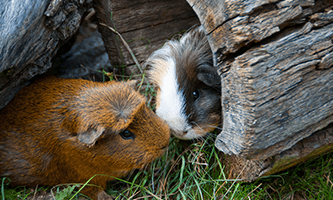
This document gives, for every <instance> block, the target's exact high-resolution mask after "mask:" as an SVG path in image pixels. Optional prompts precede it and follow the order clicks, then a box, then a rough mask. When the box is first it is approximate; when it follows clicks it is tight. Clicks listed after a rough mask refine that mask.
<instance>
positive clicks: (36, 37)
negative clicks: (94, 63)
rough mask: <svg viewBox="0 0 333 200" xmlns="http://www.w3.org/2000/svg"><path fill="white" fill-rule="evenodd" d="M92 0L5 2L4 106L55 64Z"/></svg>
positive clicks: (1, 13)
mask: <svg viewBox="0 0 333 200" xmlns="http://www.w3.org/2000/svg"><path fill="white" fill-rule="evenodd" d="M91 1H92V0H81V1H75V0H69V1H63V0H51V1H44V0H22V1H1V3H0V25H1V28H0V55H1V56H0V73H1V76H0V108H2V107H4V106H5V105H6V104H7V103H8V102H9V101H10V100H11V99H12V97H13V96H14V95H15V94H16V92H18V91H19V90H20V89H21V88H22V87H24V86H25V85H26V84H28V82H29V80H30V79H31V78H33V77H34V76H36V75H38V74H42V73H44V72H45V71H46V70H47V69H49V68H50V67H51V59H52V58H53V56H54V55H55V54H56V52H57V50H58V49H59V47H60V46H61V45H62V44H63V43H65V42H66V41H67V40H68V39H69V38H70V37H71V36H72V35H73V34H74V33H75V32H76V30H77V29H78V27H79V26H80V21H81V18H82V15H83V13H84V12H85V11H86V10H87V9H88V8H89V7H91V5H90V4H91Z"/></svg>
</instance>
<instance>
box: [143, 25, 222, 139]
mask: <svg viewBox="0 0 333 200" xmlns="http://www.w3.org/2000/svg"><path fill="white" fill-rule="evenodd" d="M146 66H147V68H148V69H149V71H148V73H149V76H148V78H149V80H150V81H151V82H152V83H154V84H155V86H156V88H157V89H156V91H157V95H156V114H157V115H158V116H159V117H161V118H162V119H164V120H165V121H166V122H167V123H168V125H169V126H170V128H171V129H172V133H173V134H174V135H175V136H176V137H178V138H180V139H193V138H198V137H202V136H204V135H205V134H206V133H207V132H209V131H212V130H213V129H215V128H216V127H217V126H218V125H219V124H221V110H222V109H221V79H220V76H219V75H218V73H217V70H216V68H214V66H213V56H212V51H211V49H210V47H209V43H208V40H207V37H206V33H205V31H204V29H203V27H202V26H199V27H196V28H193V29H191V30H190V31H189V32H187V33H185V34H184V35H183V36H182V37H181V38H180V40H171V41H168V42H166V43H165V44H164V46H163V47H162V48H161V49H159V50H157V51H155V52H154V53H153V54H152V55H151V56H149V58H148V60H147V62H146Z"/></svg>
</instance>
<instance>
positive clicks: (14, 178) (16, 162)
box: [0, 77, 170, 199]
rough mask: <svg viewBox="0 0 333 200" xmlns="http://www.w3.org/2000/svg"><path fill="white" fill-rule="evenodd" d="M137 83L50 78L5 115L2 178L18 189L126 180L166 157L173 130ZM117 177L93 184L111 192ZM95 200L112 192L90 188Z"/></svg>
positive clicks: (1, 116) (0, 116) (0, 115)
mask: <svg viewBox="0 0 333 200" xmlns="http://www.w3.org/2000/svg"><path fill="white" fill-rule="evenodd" d="M134 87H135V83H134V82H107V83H97V82H92V81H87V80H79V79H60V78H55V77H47V78H42V79H40V80H37V81H36V82H34V83H32V84H31V85H29V86H27V87H25V88H23V89H22V90H21V91H20V92H19V93H18V94H17V95H16V96H15V97H14V99H12V101H11V102H10V103H9V104H8V105H7V106H6V107H5V108H3V109H2V110H0V127H1V130H0V134H1V136H0V176H6V177H8V178H10V180H11V182H10V183H11V185H14V186H15V185H26V186H35V185H57V184H62V183H84V182H86V181H87V180H88V179H89V178H91V177H92V176H94V175H95V174H105V175H109V176H112V177H120V176H123V175H126V174H127V173H128V172H129V171H131V170H133V169H136V168H142V167H143V166H144V165H145V164H147V163H150V162H152V161H153V160H154V159H156V158H158V157H160V156H161V155H162V154H163V152H164V150H165V149H166V147H167V145H168V143H169V139H170V130H169V127H168V126H167V125H166V124H165V123H164V122H163V121H162V120H161V119H160V118H159V117H157V116H156V115H155V114H154V112H152V110H150V109H149V108H148V107H147V106H145V99H144V97H143V96H141V95H140V94H139V92H138V91H136V90H135V88H134ZM112 177H105V176H97V177H95V178H94V179H92V180H91V181H90V183H91V184H95V185H98V186H101V187H103V188H105V186H106V184H107V181H109V180H112ZM82 193H84V194H86V195H87V196H89V197H91V198H92V199H108V198H109V196H108V195H107V194H106V193H105V192H104V190H102V189H100V188H98V187H86V188H84V189H83V191H82Z"/></svg>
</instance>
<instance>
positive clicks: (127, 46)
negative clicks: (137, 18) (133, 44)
mask: <svg viewBox="0 0 333 200" xmlns="http://www.w3.org/2000/svg"><path fill="white" fill-rule="evenodd" d="M99 24H100V25H102V26H105V27H106V28H108V29H110V30H111V31H112V32H114V33H115V34H117V35H118V36H119V38H120V40H121V41H122V42H123V44H124V46H125V47H126V49H127V51H128V52H129V53H130V54H131V56H132V59H133V61H134V62H135V64H136V66H137V67H138V69H139V70H140V72H141V74H143V70H142V69H141V66H140V64H139V62H138V60H137V59H136V57H135V56H134V53H133V51H132V50H131V48H130V47H129V45H128V44H127V42H126V41H125V40H124V38H123V37H122V36H121V34H120V33H119V32H118V31H116V30H115V29H114V28H112V27H110V26H108V25H106V24H104V23H99Z"/></svg>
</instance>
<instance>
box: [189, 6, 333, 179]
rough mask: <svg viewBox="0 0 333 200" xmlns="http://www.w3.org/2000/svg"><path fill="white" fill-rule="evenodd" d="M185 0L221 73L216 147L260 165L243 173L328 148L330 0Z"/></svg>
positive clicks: (332, 78)
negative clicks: (220, 125) (220, 115)
mask: <svg viewBox="0 0 333 200" xmlns="http://www.w3.org/2000/svg"><path fill="white" fill-rule="evenodd" d="M187 1H188V3H189V4H190V5H191V6H192V8H193V10H194V11H195V12H196V13H197V15H198V17H199V19H200V22H201V23H202V24H203V25H204V27H205V29H206V32H207V35H208V39H209V42H210V45H211V48H212V51H213V53H214V63H215V66H216V68H217V70H218V71H219V72H220V75H221V81H222V108H223V130H222V132H221V133H220V134H219V135H218V137H217V139H216V147H217V148H218V149H220V150H221V151H222V152H224V153H226V154H229V155H231V156H232V157H233V158H235V159H234V160H237V159H238V160H242V159H244V162H243V166H244V165H245V163H247V164H249V162H250V163H252V164H253V165H254V166H256V167H257V172H258V173H254V174H255V175H250V174H249V173H250V172H249V173H248V174H247V175H244V178H253V177H257V176H259V175H263V174H270V173H272V172H276V171H277V170H279V169H284V168H285V167H286V166H291V165H293V164H295V163H297V162H300V161H302V160H304V159H305V158H307V157H308V156H310V155H316V154H317V153H318V152H320V153H324V152H329V151H331V150H332V143H333V138H332V133H331V129H332V127H331V126H330V127H329V128H327V129H325V130H322V131H318V130H321V129H323V128H325V127H327V126H328V125H329V124H330V123H332V122H333V67H332V66H333V44H332V38H333V10H332V6H333V1H330V0H326V1H324V0H317V1H314V0H298V1H289V0H280V1H279V0H270V1H268V0H255V1H244V0H213V1H208V0H187ZM316 131H317V132H316ZM325 131H328V133H326V132H325ZM323 132H325V134H324V133H323ZM311 135H312V136H311ZM309 136H311V137H309ZM320 138H321V139H320ZM307 141H311V142H307ZM310 144H311V145H310ZM291 158H292V159H291ZM247 160H250V161H247ZM245 161H246V162H245ZM240 168H242V167H240ZM252 171H253V170H252ZM254 171H255V170H254ZM238 172H239V171H238Z"/></svg>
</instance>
